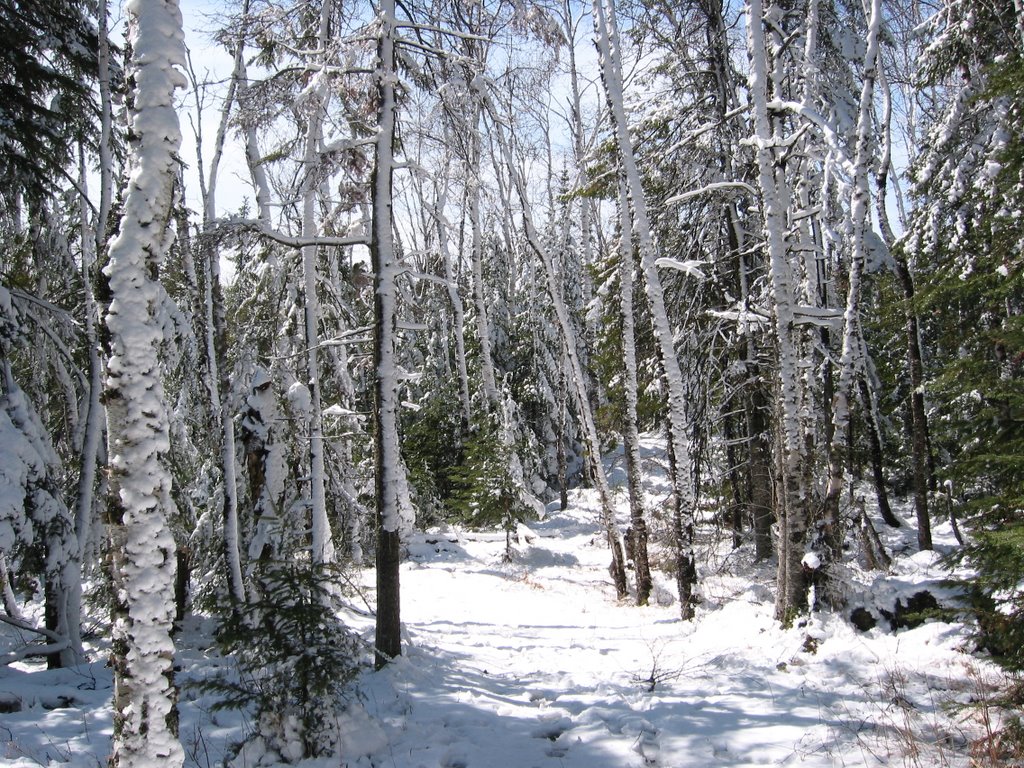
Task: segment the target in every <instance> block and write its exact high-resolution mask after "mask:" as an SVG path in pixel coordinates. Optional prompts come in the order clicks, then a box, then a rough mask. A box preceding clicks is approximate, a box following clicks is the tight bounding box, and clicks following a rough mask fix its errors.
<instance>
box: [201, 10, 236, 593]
mask: <svg viewBox="0 0 1024 768" xmlns="http://www.w3.org/2000/svg"><path fill="white" fill-rule="evenodd" d="M245 10H246V9H245V8H243V14H244V13H245ZM243 34H244V30H243V32H240V33H239V37H238V38H237V39H236V41H235V69H234V72H233V73H232V80H231V83H230V84H229V86H228V94H227V96H226V98H225V101H224V106H223V108H222V111H221V119H220V125H219V126H218V128H217V136H216V138H215V140H214V148H213V159H212V160H211V162H210V171H209V178H208V181H207V188H206V193H205V200H204V205H203V227H204V229H206V230H207V231H209V230H210V229H211V228H212V227H213V226H214V225H215V223H216V220H217V182H218V171H219V169H220V159H221V156H222V155H223V150H224V141H225V138H226V136H227V128H228V123H229V118H230V116H231V108H232V103H233V101H234V97H235V93H236V84H237V82H238V69H239V61H240V60H241V59H242V51H243V41H242V39H241V38H242V35H243ZM201 138H202V137H201V136H197V138H196V143H197V144H200V142H201ZM199 163H200V165H201V164H202V158H201V157H200V158H199ZM202 254H203V268H204V272H205V279H204V281H203V282H204V295H203V314H204V320H205V323H204V325H205V330H206V333H205V338H204V342H205V346H206V362H207V376H208V384H207V387H208V390H209V393H210V406H211V411H212V413H213V417H214V423H215V425H216V427H217V433H218V439H219V442H220V468H221V477H222V478H223V481H224V502H223V509H222V513H221V522H222V526H223V537H222V544H223V551H224V562H225V564H226V565H227V582H228V594H229V596H230V598H231V601H232V602H233V603H234V606H235V608H237V607H238V606H241V605H244V604H245V602H246V595H245V583H244V581H243V579H242V556H241V552H240V544H239V532H238V478H237V472H236V470H235V466H236V457H235V422H234V420H233V419H232V417H231V413H230V407H231V406H230V402H231V394H230V393H231V385H230V379H229V377H228V365H227V319H226V316H225V312H226V311H225V307H224V294H223V291H222V289H221V278H220V258H221V255H220V250H219V249H218V248H217V246H216V241H215V239H214V237H213V236H212V235H210V234H207V236H206V237H204V238H203V239H202Z"/></svg>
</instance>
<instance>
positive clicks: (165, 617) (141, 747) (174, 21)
mask: <svg viewBox="0 0 1024 768" xmlns="http://www.w3.org/2000/svg"><path fill="white" fill-rule="evenodd" d="M128 14H129V16H128V39H129V41H130V42H131V50H132V60H131V69H130V72H131V74H132V75H133V79H132V80H131V81H130V82H132V83H133V85H134V87H133V90H132V92H131V97H132V99H131V102H130V110H129V122H130V128H131V134H130V135H131V136H132V142H131V145H130V154H129V168H130V174H131V175H130V178H129V180H128V187H127V192H126V196H125V201H124V212H123V215H122V220H121V227H120V232H119V234H118V236H117V238H116V239H114V241H113V242H112V243H111V244H110V261H109V263H108V264H107V266H106V268H105V270H104V271H105V273H106V275H107V277H108V278H109V281H110V283H109V284H110V292H111V296H112V300H111V304H110V307H109V308H108V310H107V314H106V317H105V322H106V326H107V329H108V331H109V333H110V344H111V356H110V359H109V361H108V365H107V376H106V393H105V398H106V402H107V407H108V411H107V412H108V440H109V455H110V475H111V477H110V489H111V494H110V500H109V501H110V518H111V536H112V538H113V541H112V555H113V570H114V585H115V594H116V595H117V603H118V607H117V609H116V610H115V617H114V626H113V630H112V642H113V666H114V674H115V689H114V743H113V756H112V758H111V766H113V767H114V768H176V767H179V766H181V764H182V762H183V759H184V754H183V751H182V748H181V744H180V743H179V741H178V737H177V733H176V721H177V716H176V712H175V699H176V694H175V690H174V687H173V685H172V679H173V675H174V669H173V658H174V644H173V643H172V641H171V637H170V632H171V628H172V621H173V616H174V577H175V570H176V562H175V544H174V538H173V537H172V536H171V532H170V529H169V527H168V524H167V518H168V515H169V513H170V510H171V500H170V488H171V475H170V472H169V470H168V468H167V463H166V458H165V457H166V454H167V452H168V449H169V438H168V423H167V411H166V406H165V404H164V396H163V386H162V382H161V375H160V361H159V357H158V350H159V347H160V342H161V339H162V329H161V324H160V322H159V318H158V317H157V312H158V311H159V306H160V302H161V296H162V291H161V288H160V285H159V282H158V280H157V278H156V274H157V273H158V270H159V266H160V263H161V261H162V260H163V258H164V256H165V255H166V253H167V250H168V248H169V246H170V243H171V240H172V237H173V234H172V232H171V231H170V230H169V226H168V225H169V217H170V212H171V202H172V190H173V185H174V179H175V172H176V168H177V162H178V161H177V152H178V147H179V145H180V143H181V132H180V129H179V124H178V117H177V114H176V113H175V111H174V91H175V89H176V88H179V87H183V86H184V85H185V84H186V82H185V78H184V76H183V75H182V74H181V72H180V71H179V69H178V68H179V67H183V66H184V63H185V55H184V45H183V39H184V35H183V33H182V21H181V14H180V12H179V10H178V3H177V2H176V0H163V1H162V2H147V3H142V2H138V1H136V2H131V3H129V4H128Z"/></svg>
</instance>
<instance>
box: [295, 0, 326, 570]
mask: <svg viewBox="0 0 1024 768" xmlns="http://www.w3.org/2000/svg"><path fill="white" fill-rule="evenodd" d="M332 7H333V6H332V4H331V3H330V2H324V3H323V4H322V5H321V11H320V28H319V32H318V35H317V39H318V41H319V50H320V51H321V52H323V51H325V49H326V47H327V44H328V41H329V35H330V26H331V8H332ZM324 55H326V54H324ZM307 98H308V104H306V105H304V106H305V109H306V110H307V113H308V118H307V119H308V121H309V122H308V124H307V127H306V147H305V156H304V158H303V165H304V166H305V168H304V170H305V173H306V178H305V180H304V182H303V185H302V237H303V240H304V241H306V242H307V243H308V244H307V245H304V246H303V247H302V279H303V320H304V324H305V341H306V368H307V376H308V378H309V382H308V386H309V394H310V400H311V408H310V414H309V486H310V490H309V501H310V517H311V519H310V537H311V547H312V558H313V562H314V563H318V564H322V563H332V562H334V541H333V538H332V536H331V526H330V521H329V520H328V518H327V490H326V488H327V482H326V478H325V474H326V470H325V468H324V449H325V447H326V446H325V443H324V429H323V423H324V415H323V404H322V401H321V392H320V355H319V348H320V333H319V329H318V323H319V322H320V301H319V298H318V296H317V263H316V262H317V251H318V247H317V245H316V244H315V242H314V241H315V239H316V236H317V234H318V233H319V227H318V224H317V218H316V196H317V191H318V189H319V185H318V184H317V183H316V177H317V173H318V165H319V161H320V149H321V146H322V145H323V116H324V114H325V112H326V109H327V100H328V98H329V97H328V94H327V91H326V89H325V88H324V87H323V85H322V84H316V85H314V86H313V88H312V92H311V93H310V94H309V96H308V97H307Z"/></svg>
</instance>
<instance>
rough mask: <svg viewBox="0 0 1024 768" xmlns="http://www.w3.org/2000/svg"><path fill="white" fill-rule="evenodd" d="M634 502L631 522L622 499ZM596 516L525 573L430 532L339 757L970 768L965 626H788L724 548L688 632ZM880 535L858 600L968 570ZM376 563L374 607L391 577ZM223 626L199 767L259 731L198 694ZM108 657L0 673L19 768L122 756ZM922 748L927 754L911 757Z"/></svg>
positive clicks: (943, 537) (568, 520)
mask: <svg viewBox="0 0 1024 768" xmlns="http://www.w3.org/2000/svg"><path fill="white" fill-rule="evenodd" d="M642 454H643V460H644V462H645V468H646V470H647V477H646V492H647V494H648V495H649V497H650V498H652V499H660V498H664V496H665V495H666V494H667V493H668V492H669V490H670V487H669V483H668V480H667V478H666V477H665V476H664V470H663V467H664V461H665V457H664V445H663V442H662V441H660V440H657V439H654V438H652V437H650V436H648V437H645V438H644V439H643V441H642ZM622 461H623V456H622V454H621V451H620V452H618V453H616V454H613V455H612V456H610V457H608V458H607V459H606V469H607V471H608V475H609V477H611V478H616V477H620V476H621V474H622V473H621V472H620V471H619V470H620V469H621V466H620V465H621V463H622ZM616 502H617V513H618V515H619V523H620V524H621V525H625V523H626V522H627V521H628V500H627V499H626V496H625V493H624V489H621V488H620V489H619V491H618V493H617V494H616ZM870 511H871V508H870V505H869V512H870ZM905 517H908V518H909V517H911V516H910V515H909V513H908V514H906V515H905ZM599 518H600V500H599V499H598V496H597V493H596V492H595V491H574V492H573V493H572V494H571V497H570V506H569V508H568V509H567V510H565V511H564V512H561V511H559V510H558V509H557V507H552V508H549V509H548V511H547V512H546V514H545V515H544V516H543V518H542V519H541V520H538V521H535V522H533V523H531V525H530V526H529V528H527V527H526V526H520V527H519V529H518V531H517V533H518V543H517V545H516V558H515V559H514V561H513V562H512V563H508V564H506V563H503V562H502V556H503V554H504V550H505V538H504V533H503V532H501V531H493V532H488V531H467V530H463V529H460V528H458V527H447V526H446V527H443V528H435V529H430V530H428V531H426V532H419V533H416V534H413V535H412V536H411V537H410V538H409V540H408V542H407V544H408V556H407V558H406V560H405V562H404V563H403V565H402V576H401V579H402V585H403V596H402V605H403V611H404V615H403V620H404V621H403V644H404V653H405V655H404V656H402V657H400V658H399V659H397V660H396V661H394V662H393V663H391V664H389V665H388V666H387V667H386V668H385V669H384V670H383V671H381V672H378V673H371V672H369V671H367V672H366V673H365V674H364V675H363V676H362V678H361V679H360V681H359V685H358V693H357V695H356V696H353V697H352V699H351V701H350V702H349V704H348V708H347V710H346V711H345V713H344V714H343V715H342V716H341V717H340V719H339V721H338V735H339V739H340V742H341V744H342V745H343V746H342V749H343V755H342V759H341V763H340V764H341V765H343V766H348V767H349V768H456V767H457V766H463V767H464V768H473V767H474V766H477V767H479V768H532V767H533V766H538V767H540V768H545V767H547V766H550V767H551V768H556V767H557V768H632V767H634V766H635V767H636V768H640V767H642V766H663V767H664V768H705V766H731V767H733V768H741V767H744V768H745V767H747V766H755V765H800V766H802V767H804V768H831V767H832V766H837V765H842V766H876V765H904V764H913V765H947V766H952V767H954V768H956V767H957V766H963V767H964V768H966V767H967V766H968V765H969V764H970V763H969V756H968V747H969V745H970V741H971V740H972V739H974V738H976V737H979V736H980V735H981V734H982V732H983V731H982V726H981V723H980V722H975V720H974V719H973V718H972V716H971V715H970V712H969V711H965V710H956V709H952V708H950V707H949V706H948V705H950V704H954V703H967V702H969V701H971V700H972V699H973V700H976V699H977V697H978V696H979V695H982V693H983V692H984V690H986V687H987V686H988V685H990V684H991V683H992V682H993V681H996V680H998V679H1001V676H1000V674H999V673H998V672H997V671H996V670H995V669H994V667H993V666H992V665H991V664H989V663H988V662H986V661H984V660H981V659H978V658H977V657H974V656H972V655H970V654H969V653H967V652H966V651H965V649H966V648H969V647H970V643H969V641H968V638H967V630H966V629H965V628H964V627H963V626H962V625H960V624H955V623H947V622H944V621H936V620H929V621H927V622H925V623H924V624H921V625H920V626H918V627H916V628H914V629H905V630H900V631H895V632H893V631H890V630H889V629H888V628H887V626H884V623H883V625H880V626H879V627H876V628H874V629H871V630H869V631H867V632H860V631H858V630H857V629H855V628H854V627H853V626H852V625H851V624H850V623H849V621H848V620H847V619H846V617H845V616H843V615H839V614H833V613H828V612H821V613H815V614H813V615H812V616H811V617H810V618H808V619H805V620H803V621H802V622H798V623H797V624H796V625H794V626H792V627H789V628H783V627H781V626H780V625H779V624H778V622H776V621H774V619H773V611H774V606H773V601H772V594H773V589H774V566H773V565H770V564H765V565H760V566H754V565H749V562H750V560H751V559H752V558H751V553H750V552H749V551H748V550H746V549H741V550H739V551H738V552H736V551H732V550H731V549H730V548H729V544H728V542H724V543H723V544H722V545H721V548H719V547H718V546H716V545H714V543H713V542H711V541H708V540H704V541H700V542H699V543H700V546H701V548H702V551H703V552H704V553H705V555H706V556H705V557H703V558H702V560H701V562H702V569H701V577H702V582H701V583H702V587H701V590H702V604H701V605H700V606H699V608H698V611H697V617H696V619H695V620H694V621H692V622H686V623H684V622H681V621H680V620H679V618H678V605H676V604H674V600H673V599H672V593H673V590H674V588H673V586H672V579H671V577H670V576H668V575H666V574H664V573H661V572H656V573H655V582H656V584H655V597H656V598H657V599H656V600H655V601H654V603H655V604H654V605H651V606H645V607H643V608H638V607H635V606H633V605H630V604H628V603H622V602H619V601H617V600H616V599H615V593H614V587H613V586H612V584H611V583H610V581H609V579H608V574H607V563H608V553H607V549H606V547H605V544H604V535H603V529H602V527H601V525H600V523H599ZM878 527H879V532H880V534H881V535H882V536H883V538H884V539H885V543H886V545H887V547H888V548H889V549H890V550H891V551H893V552H894V553H895V554H896V558H895V562H894V566H893V569H892V571H891V573H888V574H883V573H880V572H865V571H861V570H860V569H858V568H857V567H856V566H855V565H848V566H847V567H848V569H849V574H848V575H849V581H850V595H851V603H850V607H853V606H854V605H869V606H871V607H884V606H886V605H888V606H890V607H891V606H892V604H893V601H894V600H895V599H896V598H898V597H901V596H902V597H906V596H909V595H911V594H913V593H915V592H918V591H921V590H926V589H927V590H929V591H931V592H932V593H933V594H935V595H936V597H938V598H939V599H940V601H941V600H943V598H944V596H945V595H946V592H945V591H944V590H943V588H942V587H941V586H940V582H941V581H942V580H943V579H945V578H947V577H948V575H949V574H948V573H947V572H946V571H944V570H943V569H942V567H941V564H940V562H939V559H940V557H939V554H938V553H935V552H923V553H918V552H914V551H913V547H912V546H911V544H912V542H913V541H914V537H915V535H916V534H915V532H914V531H913V530H910V529H909V527H908V526H904V527H903V528H901V529H896V530H893V529H887V528H884V526H882V525H881V524H879V525H878ZM935 537H936V542H937V543H938V546H939V547H940V548H943V547H949V546H951V542H952V533H951V531H949V530H948V525H947V526H941V525H940V526H936V530H935ZM726 538H727V537H726ZM360 575H361V580H362V583H363V585H364V586H363V590H364V591H365V593H366V594H367V596H368V597H371V596H370V595H369V593H370V592H371V591H372V586H373V584H374V583H375V579H374V573H373V571H372V570H369V569H368V570H365V571H363V572H361V574H360ZM357 602H358V601H357ZM371 602H372V597H371ZM346 621H347V622H348V623H349V624H350V625H351V626H353V627H354V628H355V629H357V630H358V631H360V632H361V633H362V634H363V636H364V637H365V638H366V639H367V640H370V639H372V635H373V618H372V617H371V616H369V615H367V614H366V613H365V612H360V611H357V610H355V609H353V610H352V611H351V612H350V614H349V615H348V616H347V617H346ZM2 631H3V632H5V633H9V632H11V631H13V630H11V629H10V628H7V629H4V630H2ZM211 632H212V621H210V620H204V619H202V618H201V617H193V618H192V619H190V620H189V621H188V622H187V623H186V626H185V629H184V631H183V633H182V634H181V635H180V636H179V638H178V649H177V659H176V667H177V669H178V670H179V672H178V675H177V680H178V682H179V684H183V685H184V690H183V694H182V697H181V704H180V707H181V736H182V741H183V742H184V745H185V751H186V755H187V758H186V764H187V765H188V766H195V767H196V768H210V766H213V765H216V764H219V762H220V761H221V759H222V757H223V756H224V754H225V753H226V751H227V750H228V747H229V745H230V744H231V743H232V742H234V741H237V740H238V739H239V738H240V737H241V735H242V734H243V722H244V718H242V717H241V716H240V715H238V714H231V713H224V712H216V713H214V712H212V711H211V704H212V703H213V699H212V698H211V697H212V696H213V694H207V693H201V692H199V691H198V690H197V689H196V688H195V687H194V686H193V685H191V683H194V682H195V681H196V680H198V679H203V678H206V677H209V676H210V675H211V674H213V673H214V672H215V671H217V670H218V669H220V668H223V667H224V665H226V664H227V663H228V662H227V660H226V659H224V658H222V657H220V656H219V655H218V654H217V653H216V651H215V650H211V649H210V640H209V638H210V636H211ZM7 637H8V635H7V634H4V635H3V638H4V639H6V638H7ZM91 650H92V653H93V658H96V659H97V660H96V661H94V662H93V663H92V664H90V665H88V666H83V667H81V668H79V669H77V670H58V671H53V672H47V671H45V669H43V665H41V664H29V663H18V664H15V665H12V666H9V667H6V668H0V705H4V704H7V703H9V702H10V703H16V704H17V705H18V706H20V707H21V710H20V711H17V712H13V713H10V714H5V715H3V725H4V729H3V730H0V733H2V734H3V738H4V756H5V758H6V761H7V763H6V764H7V765H10V766H11V768H38V766H40V765H44V766H45V765H52V764H56V763H62V764H64V765H66V766H68V767H69V768H75V767H76V766H82V768H85V766H95V765H97V764H102V763H103V762H104V761H105V759H106V755H107V753H108V751H109V745H110V732H111V710H110V703H109V702H110V696H111V677H110V670H109V669H108V668H107V667H106V665H105V661H104V659H103V658H101V657H100V656H99V651H100V649H99V648H97V647H95V646H94V647H93V648H92V649H91ZM971 711H977V710H971ZM914 739H917V740H918V741H916V742H915V741H914ZM910 755H914V756H915V757H914V759H915V760H916V761H917V762H909V763H908V762H906V761H907V760H909V759H910V757H909V756H910ZM245 756H246V761H247V765H249V766H253V765H255V764H256V763H257V761H262V762H261V763H260V764H268V763H272V762H273V760H274V757H275V756H274V754H273V753H271V752H269V751H267V750H266V749H265V746H261V744H260V743H259V742H258V741H257V742H254V743H252V744H250V746H249V747H248V748H247V750H246V753H245ZM278 757H279V756H278ZM236 764H241V763H236ZM338 764H339V763H338V761H337V760H334V761H327V760H318V761H316V760H307V761H304V762H303V763H302V765H303V766H305V768H326V767H327V766H328V765H330V766H337V765H338Z"/></svg>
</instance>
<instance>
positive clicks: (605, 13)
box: [594, 0, 697, 620]
mask: <svg viewBox="0 0 1024 768" xmlns="http://www.w3.org/2000/svg"><path fill="white" fill-rule="evenodd" d="M594 29H595V37H596V41H597V47H598V54H599V57H600V60H601V77H602V80H603V82H604V88H605V96H606V100H607V102H608V108H609V112H610V113H611V118H612V126H613V129H614V132H615V140H616V144H617V148H618V155H619V160H620V162H621V164H622V168H623V172H624V174H625V179H626V188H627V191H628V193H629V198H630V202H631V204H632V209H633V233H634V236H635V237H636V243H637V246H638V247H639V250H640V267H641V271H642V273H643V276H644V288H645V291H646V294H647V300H648V302H649V303H650V307H651V314H652V320H653V325H654V335H655V337H656V339H657V342H658V351H659V360H660V362H661V368H662V374H663V376H664V379H665V385H666V391H667V394H668V418H669V440H670V446H669V447H670V453H671V455H672V456H674V467H675V471H674V473H673V476H672V487H673V498H672V503H673V510H672V518H673V520H672V529H673V531H674V535H675V538H676V541H675V549H676V585H677V587H678V589H679V605H680V614H681V616H682V618H683V619H684V620H685V619H691V618H693V615H694V605H695V603H696V596H695V594H694V587H695V586H696V583H697V570H696V561H695V558H694V551H693V527H694V512H695V506H696V498H695V494H694V489H693V447H692V445H691V441H690V438H689V425H688V423H687V405H686V388H685V384H684V379H683V372H682V369H681V368H680V367H679V359H678V357H677V356H676V350H675V339H674V335H673V331H672V326H671V324H670V322H669V319H668V309H667V307H666V306H665V292H664V289H663V287H662V284H661V277H660V276H659V275H658V267H657V263H656V262H657V249H656V247H655V243H654V237H653V234H652V229H651V224H650V220H649V218H648V215H647V202H646V199H645V197H644V190H643V184H642V181H641V178H640V171H639V169H638V167H637V164H636V155H635V153H634V151H633V143H632V140H631V139H630V137H629V131H628V125H627V123H626V111H625V106H624V103H623V94H622V63H621V60H620V54H619V50H618V46H619V41H618V35H617V32H616V30H615V6H614V0H595V1H594Z"/></svg>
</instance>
